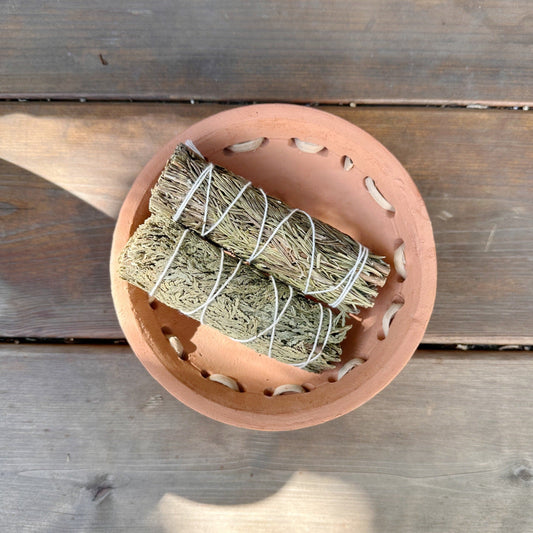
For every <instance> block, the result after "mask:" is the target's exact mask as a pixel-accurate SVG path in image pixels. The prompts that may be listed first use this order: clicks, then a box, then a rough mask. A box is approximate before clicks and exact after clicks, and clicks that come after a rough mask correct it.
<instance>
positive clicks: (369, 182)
mask: <svg viewBox="0 0 533 533" xmlns="http://www.w3.org/2000/svg"><path fill="white" fill-rule="evenodd" d="M365 187H366V188H367V190H368V192H369V194H370V196H372V198H373V199H374V200H375V202H376V203H377V204H378V205H379V206H380V207H382V208H383V209H385V210H386V211H389V212H391V213H395V212H396V209H394V206H393V205H392V204H391V203H390V202H389V201H388V200H387V199H386V198H385V197H384V196H383V195H382V194H381V192H380V191H379V189H378V188H377V187H376V183H375V182H374V180H373V179H372V178H371V177H370V176H367V177H366V178H365Z"/></svg>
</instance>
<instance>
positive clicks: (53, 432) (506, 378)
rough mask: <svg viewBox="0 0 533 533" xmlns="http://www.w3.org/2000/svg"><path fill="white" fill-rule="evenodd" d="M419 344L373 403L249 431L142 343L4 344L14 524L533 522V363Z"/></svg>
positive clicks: (293, 527)
mask: <svg viewBox="0 0 533 533" xmlns="http://www.w3.org/2000/svg"><path fill="white" fill-rule="evenodd" d="M499 355H500V354H499V353H491V352H484V353H480V352H478V353H472V354H470V355H469V356H468V357H467V356H450V355H448V356H446V357H442V355H441V353H439V352H436V353H435V352H419V353H418V355H416V356H415V357H414V359H413V360H412V361H411V362H410V363H409V364H408V366H407V367H406V368H405V370H404V371H403V372H402V373H401V374H400V375H399V376H398V378H397V379H396V380H395V381H394V382H393V383H392V384H391V385H390V386H389V387H387V388H386V389H385V390H384V391H383V392H381V393H380V394H379V395H378V396H377V397H376V398H374V399H372V400H371V401H370V402H369V403H367V404H365V405H364V406H363V407H361V408H359V409H358V410H356V411H354V412H352V413H350V414H348V415H346V416H344V417H341V418H339V419H337V420H334V421H331V422H328V423H326V424H324V425H322V426H317V427H314V428H309V429H305V430H300V431H296V432H288V433H270V434H269V433H260V432H256V431H247V430H242V429H236V428H232V427H229V426H225V425H223V424H219V423H218V422H215V421H212V420H210V419H207V418H205V417H203V416H201V415H199V414H197V413H195V412H194V411H192V410H190V409H189V408H187V407H185V406H183V405H181V404H180V403H179V402H178V401H177V400H175V399H174V398H172V397H171V396H170V395H169V394H167V393H166V392H165V391H164V390H163V389H162V388H161V387H160V386H159V385H158V384H157V383H156V382H155V381H154V380H153V379H152V378H151V377H150V376H149V375H148V374H147V373H146V371H145V370H144V369H143V368H142V367H141V365H140V363H139V362H138V361H137V359H136V358H135V357H134V356H133V355H132V354H131V352H130V350H129V348H127V347H124V346H115V347H112V346H110V347H103V346H98V347H90V346H52V345H47V346H43V345H40V346H39V345H37V346H24V345H21V346H13V345H2V346H0V364H1V368H2V382H1V384H0V397H1V398H2V402H1V403H0V413H1V416H0V450H2V453H1V454H0V476H1V479H2V482H1V483H0V501H2V505H1V506H0V529H1V530H2V531H3V532H7V533H9V532H17V533H18V532H49V531H63V532H66V531H76V532H94V531H105V532H114V531H151V532H168V533H170V532H172V533H175V532H180V531H184V532H185V531H206V532H207V531H265V532H267V531H269V532H270V531H287V530H290V531H309V530H314V529H316V528H317V527H318V526H319V527H320V528H321V529H322V530H324V531H341V530H342V531H345V530H346V531H367V532H376V533H377V532H382V531H394V532H397V533H402V532H421V531H431V532H433V533H438V532H442V533H449V532H451V531H453V532H463V531H468V532H472V533H473V532H482V533H492V532H494V533H495V532H500V531H512V532H513V533H521V532H524V533H525V532H528V531H531V530H533V514H532V513H531V512H530V508H531V498H532V493H533V466H532V461H533V455H532V453H533V449H532V443H533V426H532V425H531V420H532V417H533V393H532V392H531V387H530V384H531V382H532V380H533V359H532V358H531V357H528V356H525V355H519V354H514V355H513V354H507V356H506V357H505V358H501V357H499Z"/></svg>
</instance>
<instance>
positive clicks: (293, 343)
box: [119, 215, 349, 372]
mask: <svg viewBox="0 0 533 533" xmlns="http://www.w3.org/2000/svg"><path fill="white" fill-rule="evenodd" d="M184 232H186V235H185V237H184V239H183V241H182V244H181V247H180V248H179V251H178V253H177V255H176V257H175V259H174V260H173V261H172V263H171V265H170V267H169V268H168V270H167V273H166V275H165V277H164V279H163V281H162V282H161V284H160V285H159V288H158V289H157V291H156V293H155V297H156V298H157V299H158V300H160V301H161V302H163V303H165V304H166V305H168V306H170V307H173V308H174V309H177V310H179V311H181V312H184V313H185V314H189V313H190V311H192V310H194V309H196V308H197V307H199V306H201V305H202V304H203V303H204V302H205V301H206V300H207V299H208V298H209V296H210V294H211V292H212V290H213V287H214V286H215V283H216V281H217V277H218V273H219V270H220V262H221V254H223V257H224V262H223V269H222V275H221V277H220V281H219V285H218V286H219V287H221V286H222V285H223V284H224V282H225V281H226V280H227V279H228V278H229V277H230V276H231V274H232V273H233V272H234V270H235V268H236V266H237V264H238V263H239V261H238V259H236V258H235V257H233V256H231V255H228V254H227V253H224V252H222V249H221V248H219V247H217V246H215V245H213V244H212V243H210V242H208V241H206V240H205V239H202V238H201V237H200V236H198V235H197V234H196V233H194V232H192V231H188V230H186V229H185V228H184V227H183V226H182V225H181V224H178V223H176V222H173V221H172V220H171V219H170V218H168V217H160V216H157V215H152V216H151V217H150V218H149V219H148V220H147V221H146V222H145V223H144V224H142V225H141V226H140V227H139V228H138V229H137V231H136V232H135V234H134V235H133V237H132V238H131V239H130V240H129V242H128V244H127V246H126V247H125V248H124V250H123V252H122V254H121V257H120V260H119V264H120V276H121V277H122V278H123V279H125V280H126V281H128V282H130V283H132V284H134V285H136V286H137V287H139V288H141V289H143V290H145V291H147V292H149V291H150V290H151V289H152V288H153V287H154V285H155V284H156V281H157V279H158V278H159V276H160V274H161V273H162V272H163V271H164V269H165V266H166V265H167V262H168V260H169V258H170V257H171V256H172V254H173V253H174V251H175V250H176V246H177V244H178V242H179V241H180V239H181V237H182V235H183V233H184ZM276 286H277V290H278V296H279V308H278V313H279V312H280V311H281V310H282V309H283V308H284V306H285V303H286V302H287V300H288V298H289V294H290V289H289V287H288V286H286V285H285V284H283V283H279V282H277V284H276ZM275 301H276V299H275V293H274V288H273V283H272V280H271V279H270V278H268V277H266V276H265V275H263V274H262V273H261V272H259V271H257V270H256V269H254V268H252V267H250V266H248V265H246V264H245V263H241V266H240V267H239V268H238V270H237V273H236V275H235V277H234V278H233V279H232V280H231V282H230V283H229V284H228V285H227V287H226V288H225V289H224V290H223V291H222V292H221V293H220V294H219V295H218V296H217V297H216V298H215V299H214V300H213V301H212V302H211V304H210V305H209V306H208V307H207V309H206V311H205V315H204V317H203V318H204V320H203V321H204V323H205V324H207V325H209V326H212V327H214V328H216V329H217V330H219V331H220V332H222V333H223V334H225V335H228V336H229V337H232V338H234V339H241V340H242V339H249V338H251V337H253V336H255V335H257V334H258V333H260V332H262V331H263V330H264V329H266V328H268V327H269V326H270V325H271V324H272V322H273V319H274V314H275ZM321 309H322V311H323V322H322V326H321V328H320V333H319V336H318V342H317V344H316V348H315V350H314V352H313V345H314V343H315V338H316V335H317V330H318V329H319V324H320V315H321ZM201 314H202V310H198V311H196V312H195V313H192V314H190V316H192V317H193V318H195V319H200V318H201ZM329 316H330V312H329V311H328V310H327V309H324V308H323V307H322V306H321V305H320V304H318V303H316V302H313V301H311V300H308V299H307V298H305V297H303V296H301V295H299V294H298V293H297V291H294V295H293V297H292V299H291V301H290V303H289V305H288V307H287V310H286V311H285V313H284V314H283V316H282V317H281V319H280V320H279V322H278V323H277V325H276V328H275V335H274V341H273V345H272V352H271V356H272V357H274V358H275V359H278V360H279V361H282V362H284V363H289V364H302V363H305V362H306V361H307V360H308V357H309V354H310V353H311V352H313V355H312V357H314V355H316V354H318V353H319V352H321V351H322V350H323V353H321V355H319V356H318V357H317V358H316V359H314V360H313V361H312V362H310V363H309V364H308V365H307V366H306V367H305V369H306V370H309V371H312V372H320V371H322V370H324V369H325V368H327V367H328V366H330V364H331V363H334V362H336V361H338V360H339V359H340V353H341V348H340V343H341V342H342V340H343V339H344V338H345V336H346V332H347V331H348V329H349V326H346V325H345V314H343V313H340V314H337V315H335V314H331V316H332V317H333V319H332V324H331V332H330V335H329V339H328V342H327V344H326V345H325V346H322V344H323V342H324V340H325V338H326V335H327V331H328V326H329ZM270 342H271V332H270V331H269V332H267V333H265V334H264V335H261V336H259V337H258V338H257V339H255V340H253V341H250V342H248V343H247V345H248V346H250V347H251V348H253V349H254V350H255V351H257V352H258V353H261V354H265V355H268V352H269V347H270Z"/></svg>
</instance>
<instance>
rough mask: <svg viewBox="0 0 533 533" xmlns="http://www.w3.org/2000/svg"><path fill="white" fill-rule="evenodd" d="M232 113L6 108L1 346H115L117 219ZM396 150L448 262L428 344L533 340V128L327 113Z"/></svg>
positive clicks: (2, 117) (0, 134) (471, 115)
mask: <svg viewBox="0 0 533 533" xmlns="http://www.w3.org/2000/svg"><path fill="white" fill-rule="evenodd" d="M221 109H224V107H223V106H215V105H194V106H192V105H183V104H85V105H79V104H77V105H76V104H4V105H2V106H0V139H1V142H0V159H2V160H3V161H0V175H1V181H0V185H1V191H2V192H1V202H2V203H1V204H0V213H1V214H2V215H3V216H1V217H0V230H1V232H2V239H3V240H2V252H3V253H2V255H1V256H0V274H1V279H2V283H1V285H0V301H1V302H2V303H1V304H0V336H15V337H19V336H22V337H23V336H37V337H81V338H83V337H87V338H114V337H121V336H122V334H121V332H120V329H119V327H118V324H117V322H116V319H115V315H114V311H113V308H112V302H111V297H110V292H109V281H108V272H107V269H108V255H109V248H110V242H111V236H112V231H113V226H114V218H115V217H116V214H117V212H118V209H119V207H120V204H121V202H122V199H123V198H124V196H125V194H126V192H127V190H128V188H129V186H130V184H131V182H132V180H133V179H134V177H135V176H136V174H137V173H138V171H139V170H140V169H141V168H142V166H143V165H144V164H145V163H146V162H147V161H148V160H149V159H150V157H151V156H152V155H153V153H155V151H156V150H157V149H158V148H159V147H160V146H161V145H163V144H164V143H165V142H166V141H167V140H168V139H169V138H171V137H172V136H173V135H175V134H176V133H177V132H178V131H180V130H183V129H184V128H185V127H187V126H188V125H190V124H191V123H193V122H195V121H197V120H199V119H201V118H203V117H205V116H208V115H210V114H212V113H215V112H217V111H219V110H221ZM324 109H326V110H328V111H330V112H332V113H335V114H338V115H340V116H342V117H344V118H346V119H347V120H350V121H352V122H354V123H355V124H358V125H359V126H361V127H363V128H364V129H366V130H367V131H369V132H370V133H371V134H373V135H374V136H376V137H377V138H378V139H379V140H380V141H381V142H383V143H384V144H385V145H386V146H387V147H388V148H389V149H390V150H391V151H392V152H393V153H394V154H395V155H396V156H397V157H398V158H399V159H400V161H401V162H402V163H403V164H404V165H405V166H406V168H407V169H408V171H409V172H410V173H411V175H412V177H413V179H414V180H415V182H416V183H417V185H418V187H419V188H420V191H421V193H422V195H423V196H424V198H425V201H426V204H427V207H428V210H429V213H430V216H431V218H432V220H433V226H434V232H435V238H436V242H437V248H438V250H437V251H438V267H439V285H438V293H437V303H436V307H435V312H434V315H433V318H432V320H431V322H430V325H429V329H428V331H427V334H426V336H425V339H424V340H425V342H462V343H483V344H486V343H501V344H508V343H511V344H514V343H519V344H530V343H531V342H532V339H533V318H532V315H531V302H532V301H533V268H532V259H531V258H532V256H533V210H532V209H531V205H532V203H533V188H532V187H531V183H532V179H533V175H532V169H533V156H532V152H531V149H530V148H531V145H532V144H533V115H532V114H531V113H527V112H522V111H501V110H490V111H480V110H459V109H445V110H440V109H413V108H371V107H367V108H365V107H363V108H356V109H351V108H347V107H335V106H332V107H325V108H324Z"/></svg>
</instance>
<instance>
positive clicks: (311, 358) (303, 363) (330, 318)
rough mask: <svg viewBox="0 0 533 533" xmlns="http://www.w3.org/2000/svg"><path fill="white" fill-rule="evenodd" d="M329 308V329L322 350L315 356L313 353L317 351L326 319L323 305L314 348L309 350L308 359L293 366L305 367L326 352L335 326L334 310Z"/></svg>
mask: <svg viewBox="0 0 533 533" xmlns="http://www.w3.org/2000/svg"><path fill="white" fill-rule="evenodd" d="M327 310H328V312H329V324H328V330H327V332H326V336H325V337H324V342H323V343H322V346H321V348H320V351H319V352H318V353H316V354H315V355H314V356H313V353H314V352H315V350H316V347H317V344H318V339H319V337H320V331H321V330H322V322H323V320H324V308H323V307H322V306H320V320H319V325H318V330H317V334H316V337H315V343H314V344H313V348H312V349H311V351H310V352H309V355H308V357H307V360H306V361H304V362H302V363H294V364H293V365H292V366H296V367H298V368H305V367H306V366H307V365H308V364H310V363H312V362H313V361H315V360H316V359H318V358H319V357H320V356H321V355H322V354H323V353H324V350H325V348H326V346H327V345H328V342H329V336H330V334H331V328H332V326H333V312H332V311H331V309H330V308H329V307H328V308H327Z"/></svg>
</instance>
